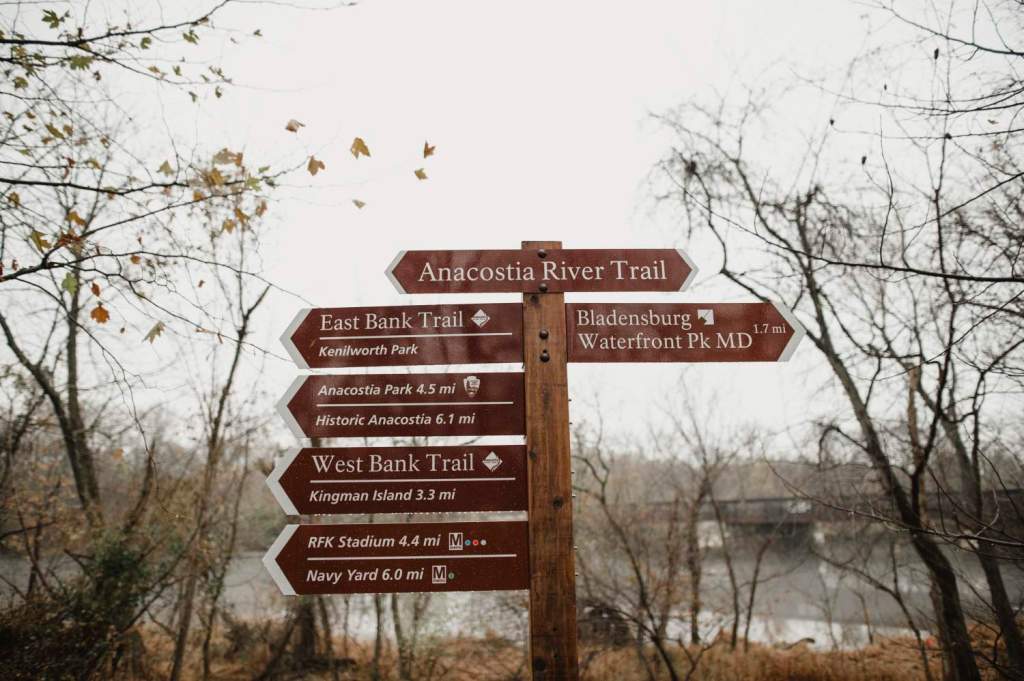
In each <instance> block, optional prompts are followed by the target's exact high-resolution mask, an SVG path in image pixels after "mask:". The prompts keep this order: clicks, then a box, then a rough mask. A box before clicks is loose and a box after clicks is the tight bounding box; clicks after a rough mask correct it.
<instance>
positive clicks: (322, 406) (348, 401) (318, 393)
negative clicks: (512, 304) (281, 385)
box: [278, 372, 526, 438]
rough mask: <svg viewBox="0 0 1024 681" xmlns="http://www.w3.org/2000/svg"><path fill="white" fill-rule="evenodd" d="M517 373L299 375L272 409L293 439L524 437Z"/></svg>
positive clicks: (521, 387) (519, 382) (520, 384)
mask: <svg viewBox="0 0 1024 681" xmlns="http://www.w3.org/2000/svg"><path fill="white" fill-rule="evenodd" d="M523 400H524V392H523V374H522V373H497V372H480V373H476V374H456V373H450V374H346V375H313V376H299V377H298V378H296V379H295V381H294V382H293V383H292V384H291V386H290V387H289V388H288V391H287V392H286V393H285V395H284V397H283V398H281V401H280V402H279V403H278V411H279V412H280V413H281V416H282V417H283V418H284V420H285V421H286V422H287V423H288V425H289V427H291V429H292V432H294V433H295V435H296V436H298V437H310V438H313V437H412V436H419V435H456V436H462V435H522V434H523V431H524V429H525V427H526V424H525V413H524V411H523Z"/></svg>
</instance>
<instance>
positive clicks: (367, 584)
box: [264, 241, 803, 681]
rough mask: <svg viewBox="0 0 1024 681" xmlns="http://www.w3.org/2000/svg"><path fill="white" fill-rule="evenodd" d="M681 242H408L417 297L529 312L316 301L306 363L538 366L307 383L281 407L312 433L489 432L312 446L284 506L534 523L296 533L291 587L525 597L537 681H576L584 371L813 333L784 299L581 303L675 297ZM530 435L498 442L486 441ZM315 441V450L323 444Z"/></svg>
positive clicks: (768, 355)
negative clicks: (576, 412)
mask: <svg viewBox="0 0 1024 681" xmlns="http://www.w3.org/2000/svg"><path fill="white" fill-rule="evenodd" d="M695 271H696V269H695V267H694V266H693V264H692V262H691V261H690V259H689V258H688V257H687V256H686V255H685V254H684V253H682V252H681V251H677V250H674V249H624V250H596V249H563V248H561V243H560V242H540V241H533V242H523V244H522V248H521V249H518V250H511V249H510V250H494V251H469V250H467V251H403V252H401V253H399V254H398V256H397V257H396V258H395V259H394V261H393V262H392V263H391V265H390V266H389V267H388V269H387V275H388V277H389V278H390V279H391V281H392V282H393V283H394V285H395V286H396V288H398V290H399V291H401V292H403V293H487V292H519V293H522V294H523V300H522V303H521V304H515V303H513V304H509V303H484V302H480V303H473V304H463V305H409V306H392V307H350V308H317V309H307V310H302V311H301V312H299V314H298V315H297V316H296V318H295V320H294V321H293V322H292V324H291V325H290V326H289V327H288V329H287V330H286V331H285V334H284V336H283V338H282V341H283V342H284V345H285V347H286V349H287V350H288V352H289V354H290V355H291V356H292V358H293V359H294V360H295V362H296V364H298V365H299V366H300V367H302V368H304V369H349V370H351V369H358V368H360V367H392V366H394V367H410V366H430V365H435V366H436V365H449V366H450V365H459V364H489V363H519V362H521V363H522V365H523V371H522V372H487V371H475V372H462V373H453V372H444V373H419V372H415V373H397V374H395V373H392V374H379V373H377V374H375V373H369V374H367V373H344V374H331V375H326V374H316V375H306V376H300V377H298V378H297V379H296V380H295V381H294V382H293V383H292V385H291V386H290V387H289V388H288V390H287V392H286V394H285V396H284V397H283V398H282V400H281V402H280V403H279V411H280V412H281V414H282V416H283V417H284V419H285V421H286V422H287V423H288V425H289V427H290V428H291V429H292V431H293V432H294V433H295V435H296V436H297V437H299V438H353V437H358V438H379V437H384V438H410V437H416V438H419V437H427V436H430V437H437V436H442V437H452V436H455V437H463V438H466V437H472V438H475V439H474V441H473V444H472V445H458V444H447V443H446V444H443V445H440V446H427V445H426V444H424V443H422V442H420V443H417V446H408V447H403V446H400V444H396V443H394V442H392V443H391V444H390V446H379V447H375V446H360V447H319V446H314V447H306V448H303V449H297V450H293V451H292V452H291V453H289V454H288V455H287V456H285V457H282V458H281V459H280V460H279V461H278V462H277V464H276V466H275V468H274V470H273V472H272V473H271V474H270V476H269V478H268V485H269V486H270V488H271V490H272V491H273V493H274V496H275V498H276V499H277V500H278V502H279V503H280V505H281V507H282V508H283V509H284V510H285V512H286V513H288V514H289V515H292V516H297V515H302V516H307V515H317V514H322V515H338V516H344V515H346V514H368V513H392V514H414V513H464V512H474V513H482V512H492V511H520V512H521V511H523V510H525V511H526V512H527V520H526V521H521V520H520V521H484V522H480V521H474V522H462V521H452V522H440V523H414V522H407V523H384V524H381V523H374V524H353V523H347V522H345V523H337V524H299V525H288V526H286V527H285V529H284V530H283V531H282V533H281V535H280V536H279V537H278V539H277V541H276V542H274V545H273V546H272V547H271V548H270V550H269V551H268V552H267V554H266V556H265V558H264V563H265V564H266V566H267V569H268V571H269V572H270V573H271V575H273V577H274V580H275V581H276V582H277V584H278V586H279V587H280V588H281V591H282V592H283V593H285V594H288V595H295V594H350V593H382V592H406V591H485V590H501V589H505V590H509V589H512V590H514V589H528V590H529V603H530V667H531V671H532V674H533V678H534V679H535V680H539V679H552V680H558V681H562V680H565V679H577V678H578V676H579V673H578V661H577V652H576V580H575V558H574V553H573V551H574V549H573V528H572V471H571V466H570V450H569V406H568V405H569V395H568V384H567V364H568V363H569V362H778V361H785V360H787V359H789V357H790V356H791V355H792V354H793V351H794V350H795V348H796V346H797V345H798V344H799V342H800V339H801V338H802V336H803V329H802V328H801V327H800V324H799V323H798V322H797V321H796V319H795V317H794V316H793V314H792V313H791V312H790V311H789V310H787V309H786V308H784V307H783V306H781V305H777V304H774V303H768V302H750V303H683V302H673V303H664V302H662V303H649V304H648V303H635V302H630V303H571V304H569V305H566V303H565V300H564V295H563V294H564V293H565V292H599V291H600V292H604V291H613V292H615V291H620V292H627V291H678V290H682V289H684V288H685V287H686V286H687V285H688V284H689V282H690V281H691V280H692V279H693V277H694V275H695ZM494 435H501V436H525V440H526V442H525V446H524V445H488V444H484V443H483V442H481V441H479V438H480V437H487V436H494ZM314 443H315V444H316V443H317V441H316V440H314Z"/></svg>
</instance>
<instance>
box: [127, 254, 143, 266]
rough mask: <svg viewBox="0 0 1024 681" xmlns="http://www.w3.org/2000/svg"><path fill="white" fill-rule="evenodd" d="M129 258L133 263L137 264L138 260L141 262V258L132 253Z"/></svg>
mask: <svg viewBox="0 0 1024 681" xmlns="http://www.w3.org/2000/svg"><path fill="white" fill-rule="evenodd" d="M129 260H131V261H132V264H133V265H138V264H139V263H140V262H142V258H140V257H139V256H137V255H133V256H132V257H131V258H129Z"/></svg>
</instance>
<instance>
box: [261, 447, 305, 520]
mask: <svg viewBox="0 0 1024 681" xmlns="http://www.w3.org/2000/svg"><path fill="white" fill-rule="evenodd" d="M300 451H301V450H299V449H298V448H295V449H290V450H288V451H287V452H286V453H285V454H284V456H281V457H279V458H277V459H276V460H275V461H274V470H272V471H270V475H268V476H267V487H269V488H270V493H271V494H273V495H274V498H275V499H277V503H278V505H280V506H281V510H283V511H284V512H285V514H286V515H299V511H298V509H297V508H295V504H294V503H292V500H291V498H290V497H289V496H288V494H287V493H286V492H285V491H284V488H283V487H281V476H282V475H284V472H285V471H286V470H288V467H289V466H291V465H292V462H293V461H295V457H297V456H298V455H299V452H300Z"/></svg>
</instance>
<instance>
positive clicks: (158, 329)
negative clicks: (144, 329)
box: [143, 322, 164, 345]
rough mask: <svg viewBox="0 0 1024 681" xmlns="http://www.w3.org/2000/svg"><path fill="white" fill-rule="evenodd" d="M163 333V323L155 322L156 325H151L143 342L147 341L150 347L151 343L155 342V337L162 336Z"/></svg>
mask: <svg viewBox="0 0 1024 681" xmlns="http://www.w3.org/2000/svg"><path fill="white" fill-rule="evenodd" d="M163 332H164V323H163V322H157V323H156V324H154V325H153V328H152V329H150V330H149V333H147V334H146V337H145V338H143V340H148V341H149V343H150V345H152V344H153V341H155V340H156V339H157V337H158V336H159V335H160V334H162V333H163Z"/></svg>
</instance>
